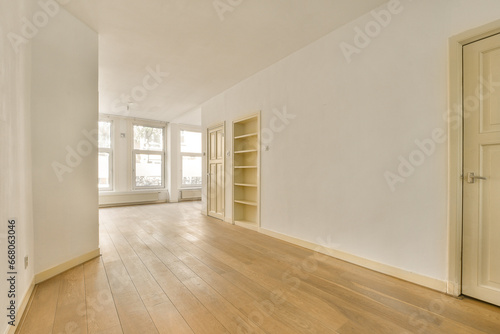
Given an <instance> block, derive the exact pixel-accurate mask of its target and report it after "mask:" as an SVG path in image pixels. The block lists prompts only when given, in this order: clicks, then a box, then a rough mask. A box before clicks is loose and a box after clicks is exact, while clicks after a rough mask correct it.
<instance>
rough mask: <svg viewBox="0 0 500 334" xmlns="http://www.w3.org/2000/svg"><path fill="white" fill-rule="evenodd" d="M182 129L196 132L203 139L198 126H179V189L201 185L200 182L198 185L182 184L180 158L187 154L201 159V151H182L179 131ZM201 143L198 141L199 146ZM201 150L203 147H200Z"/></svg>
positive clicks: (199, 186) (197, 187)
mask: <svg viewBox="0 0 500 334" xmlns="http://www.w3.org/2000/svg"><path fill="white" fill-rule="evenodd" d="M182 131H188V132H198V133H200V134H201V136H202V141H203V131H202V130H201V128H199V127H192V126H185V125H183V126H181V127H180V128H179V166H180V169H179V184H180V189H199V188H201V187H202V183H200V184H199V185H192V184H184V183H183V177H182V158H183V157H185V156H187V157H200V158H202V159H203V153H202V152H201V153H189V152H182V141H181V133H182ZM202 145H203V144H202V143H200V146H202ZM202 151H203V148H202ZM202 174H203V162H202Z"/></svg>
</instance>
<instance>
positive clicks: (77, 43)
mask: <svg viewBox="0 0 500 334" xmlns="http://www.w3.org/2000/svg"><path fill="white" fill-rule="evenodd" d="M31 43H32V48H33V61H32V85H31V89H32V101H31V102H32V109H31V118H32V152H33V155H32V158H33V160H32V166H33V167H32V168H33V198H34V201H33V208H34V210H33V211H34V226H35V229H34V231H35V236H36V238H35V249H36V254H35V256H36V258H35V273H40V272H42V271H45V270H47V269H50V268H52V267H54V266H56V265H59V264H61V263H64V262H66V261H69V260H71V259H73V258H76V257H78V256H81V255H84V254H86V253H88V252H91V251H94V250H96V249H97V248H98V247H99V234H98V229H99V224H98V190H97V147H96V141H95V140H96V138H97V137H96V134H97V121H98V92H97V79H98V74H97V70H98V63H97V60H98V54H97V33H95V32H94V31H92V30H91V29H90V28H88V27H87V26H86V25H84V24H82V23H81V22H80V21H78V20H77V19H75V18H74V17H73V16H71V15H70V14H69V13H67V12H66V11H65V10H64V9H62V8H60V11H59V12H58V13H57V14H56V15H54V16H53V17H51V18H50V21H49V23H48V24H47V25H46V26H45V27H44V28H43V29H40V31H39V32H38V34H37V36H36V38H34V39H33V40H32V41H31Z"/></svg>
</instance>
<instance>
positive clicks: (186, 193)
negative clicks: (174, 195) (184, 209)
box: [179, 189, 201, 201]
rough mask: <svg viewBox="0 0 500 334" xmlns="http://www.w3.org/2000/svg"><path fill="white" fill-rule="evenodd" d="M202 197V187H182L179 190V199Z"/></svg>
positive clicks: (189, 199)
mask: <svg viewBox="0 0 500 334" xmlns="http://www.w3.org/2000/svg"><path fill="white" fill-rule="evenodd" d="M199 199H201V189H182V190H179V200H181V201H195V200H199Z"/></svg>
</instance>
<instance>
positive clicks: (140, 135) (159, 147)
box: [134, 125, 164, 188]
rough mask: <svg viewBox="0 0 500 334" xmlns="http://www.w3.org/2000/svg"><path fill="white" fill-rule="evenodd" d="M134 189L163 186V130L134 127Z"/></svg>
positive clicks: (140, 126)
mask: <svg viewBox="0 0 500 334" xmlns="http://www.w3.org/2000/svg"><path fill="white" fill-rule="evenodd" d="M134 158H135V159H134V164H135V168H134V171H135V180H134V182H135V187H136V188H159V187H162V186H163V164H164V145H163V128H157V127H149V126H142V125H134Z"/></svg>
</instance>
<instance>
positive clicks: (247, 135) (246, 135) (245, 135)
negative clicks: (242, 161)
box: [234, 133, 258, 139]
mask: <svg viewBox="0 0 500 334" xmlns="http://www.w3.org/2000/svg"><path fill="white" fill-rule="evenodd" d="M257 136H258V133H248V134H244V135H241V136H236V137H234V139H243V138H248V137H257Z"/></svg>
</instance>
